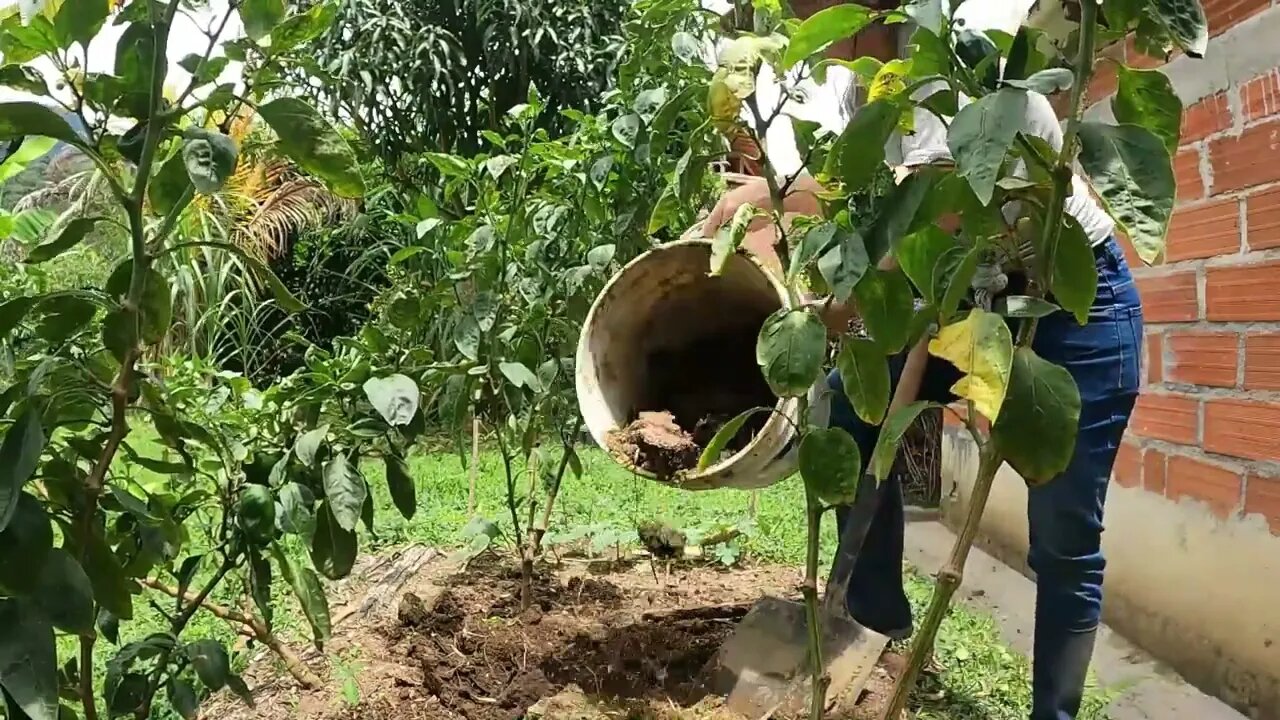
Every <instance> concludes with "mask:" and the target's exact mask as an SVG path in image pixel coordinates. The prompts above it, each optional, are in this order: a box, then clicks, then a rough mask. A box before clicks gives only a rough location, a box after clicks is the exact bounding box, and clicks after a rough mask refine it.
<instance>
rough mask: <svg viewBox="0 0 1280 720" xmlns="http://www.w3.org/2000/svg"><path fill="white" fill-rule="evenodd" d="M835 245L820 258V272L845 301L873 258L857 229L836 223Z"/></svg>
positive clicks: (833, 290) (830, 286) (834, 294)
mask: <svg viewBox="0 0 1280 720" xmlns="http://www.w3.org/2000/svg"><path fill="white" fill-rule="evenodd" d="M834 242H835V247H832V248H830V249H829V250H827V251H826V252H825V253H823V254H822V257H820V258H818V273H819V274H820V275H822V279H823V281H824V282H826V283H827V287H829V288H831V295H832V297H834V298H835V299H836V302H844V301H846V300H848V299H849V296H850V295H851V294H853V289H854V288H855V287H857V285H858V283H859V282H861V281H862V278H863V277H865V276H866V274H867V269H868V268H869V267H870V266H871V258H869V257H868V256H867V246H866V243H865V242H863V239H862V235H860V234H859V233H858V231H856V230H852V229H849V228H846V227H844V226H843V225H837V226H836V235H835V238H834Z"/></svg>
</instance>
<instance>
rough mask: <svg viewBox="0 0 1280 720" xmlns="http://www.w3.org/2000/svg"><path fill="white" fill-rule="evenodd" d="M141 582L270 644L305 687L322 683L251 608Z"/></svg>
mask: <svg viewBox="0 0 1280 720" xmlns="http://www.w3.org/2000/svg"><path fill="white" fill-rule="evenodd" d="M140 582H141V583H142V584H143V585H145V586H147V587H149V588H151V589H152V590H158V591H160V592H162V593H164V594H165V595H168V596H169V597H172V598H176V599H177V600H178V602H180V603H191V604H194V605H197V606H199V607H201V608H204V609H205V610H207V611H208V612H209V614H211V615H213V616H214V617H216V618H218V619H219V620H222V621H223V622H225V623H227V624H228V625H231V626H232V627H233V628H234V629H235V631H236V632H237V633H238V634H240V635H243V636H245V637H251V638H253V639H255V640H257V641H258V642H260V643H262V644H263V645H265V646H267V648H268V649H269V650H271V651H272V652H273V653H275V654H276V656H277V657H279V658H280V661H281V662H283V663H284V666H285V669H287V670H288V671H289V674H290V675H292V676H293V678H294V679H295V680H297V681H298V684H300V685H302V686H303V687H305V688H307V689H315V688H318V687H320V686H321V682H320V679H319V678H317V677H316V676H315V674H314V673H312V672H311V670H310V669H309V668H308V667H307V666H306V665H305V664H303V662H302V661H301V660H300V659H299V658H298V656H297V655H295V654H294V652H293V650H291V649H290V648H289V647H288V646H287V645H285V644H284V643H282V642H280V639H279V638H277V637H276V636H275V633H273V632H271V630H270V629H268V628H267V625H266V623H264V622H263V621H262V619H261V618H259V617H258V616H257V615H254V614H252V613H250V612H248V611H245V612H240V611H238V610H234V609H232V608H229V607H226V606H225V605H219V604H218V603H215V602H213V601H212V600H209V599H208V598H205V599H204V600H203V601H201V602H199V603H196V596H195V595H193V594H192V593H190V592H186V593H183V594H182V597H178V589H177V588H175V587H173V586H172V585H166V584H165V583H162V582H160V581H159V580H152V579H151V578H143V579H142V580H141V581H140Z"/></svg>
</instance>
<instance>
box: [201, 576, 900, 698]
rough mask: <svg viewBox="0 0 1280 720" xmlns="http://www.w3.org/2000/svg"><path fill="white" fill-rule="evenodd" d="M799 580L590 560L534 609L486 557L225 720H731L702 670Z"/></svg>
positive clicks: (410, 596)
mask: <svg viewBox="0 0 1280 720" xmlns="http://www.w3.org/2000/svg"><path fill="white" fill-rule="evenodd" d="M424 572H425V571H424ZM799 580H800V577H799V574H798V572H797V571H796V570H794V569H791V568H754V569H735V570H728V571H725V570H720V569H718V568H712V567H706V566H697V565H691V564H686V563H680V564H678V565H677V566H676V568H675V569H674V571H673V572H672V574H671V575H670V577H669V579H667V580H665V581H657V580H655V578H654V576H653V574H652V572H651V571H650V568H649V567H648V564H647V563H642V564H641V565H639V566H637V567H635V568H633V569H630V570H627V571H625V572H618V573H613V574H609V575H603V576H601V575H596V574H593V571H592V570H591V569H589V568H588V567H587V566H581V567H575V569H571V570H561V571H559V572H555V573H552V572H546V573H543V574H541V575H539V577H538V583H537V591H536V593H535V597H536V598H537V601H538V602H537V604H536V605H535V606H534V607H532V608H530V609H529V610H528V611H525V612H524V613H521V612H519V608H518V602H517V600H518V597H519V588H518V573H516V572H514V571H513V569H512V568H511V567H509V566H508V565H506V564H504V563H501V562H499V561H497V560H486V559H482V560H481V561H480V562H478V563H476V564H473V566H472V567H471V568H470V569H469V570H468V571H467V572H463V573H459V572H454V571H445V572H439V571H435V572H434V573H433V574H432V577H431V579H430V581H429V582H422V581H415V582H411V583H409V584H408V585H407V586H406V588H405V589H406V590H407V592H406V591H401V592H400V593H398V607H397V608H392V609H390V610H389V611H388V612H387V613H384V614H383V615H381V616H379V618H378V619H377V620H376V622H371V623H369V624H367V625H360V624H357V625H353V626H351V627H348V628H347V629H346V630H344V631H343V632H340V633H335V638H334V639H333V641H332V643H331V644H330V645H329V646H328V648H327V649H328V654H329V662H330V663H331V666H332V668H333V670H334V672H333V673H331V678H332V680H331V681H330V682H329V683H327V684H326V687H325V688H322V689H320V690H317V691H314V692H310V693H308V692H300V691H298V690H297V689H296V687H295V688H290V689H288V690H287V691H283V690H280V689H277V691H276V693H275V694H274V695H273V694H272V693H271V692H266V693H261V694H260V695H259V704H258V707H257V708H256V709H255V710H252V711H250V710H248V709H247V708H242V707H237V706H235V705H232V704H228V705H225V706H223V707H222V708H219V710H218V714H217V715H216V717H220V718H223V720H236V719H238V718H244V719H246V720H247V718H249V717H253V718H257V719H259V720H283V719H284V718H289V719H290V720H331V719H340V720H355V719H356V718H360V719H361V720H382V719H383V718H386V719H387V720H390V719H391V718H396V719H397V720H399V719H400V718H409V719H410V720H417V719H418V718H431V719H432V720H516V719H517V718H525V717H528V718H531V719H533V718H540V719H545V720H553V719H554V720H606V719H609V720H613V719H616V718H637V719H640V720H730V719H731V718H733V717H734V716H733V715H732V714H731V713H729V712H728V711H727V710H725V709H724V708H723V707H721V701H720V699H719V698H717V697H711V696H708V695H707V694H706V691H705V690H704V689H703V687H702V681H703V673H702V670H703V668H704V666H706V664H707V662H708V661H709V660H710V659H711V658H712V657H713V656H714V654H715V652H716V650H717V649H718V648H719V646H720V645H721V643H723V641H724V640H725V638H727V637H728V636H729V634H730V633H732V632H733V629H734V627H735V625H736V624H737V622H738V621H739V620H740V619H741V618H742V617H743V616H744V615H745V614H746V612H747V611H748V610H749V609H750V607H751V605H752V603H753V602H754V601H755V600H757V599H758V598H759V597H760V596H762V595H774V596H786V597H795V596H796V594H797V593H796V588H797V587H798V583H799ZM380 594H382V595H385V593H380ZM384 601H392V602H394V601H395V600H394V598H384ZM383 618H385V619H383ZM353 671H355V672H353ZM886 683H887V675H885V674H884V673H883V672H881V673H879V674H878V676H877V677H876V678H873V681H872V684H871V685H870V686H869V688H870V689H869V690H868V691H867V692H864V694H863V695H864V701H863V702H861V703H858V704H857V705H856V706H853V707H851V708H850V709H849V710H847V711H843V712H840V713H837V714H834V715H833V717H842V718H857V719H858V720H861V719H862V718H870V717H873V716H874V715H873V709H874V706H876V705H878V701H882V699H883V698H881V697H880V696H882V695H883V689H884V688H885V686H886ZM262 684H263V683H262V681H261V678H259V683H258V685H259V686H260V687H261V686H262ZM266 685H267V686H270V683H266ZM276 685H277V686H279V683H276ZM867 698H869V700H867ZM853 700H856V699H851V700H850V702H852V701H853ZM211 710H212V708H211ZM210 717H215V715H213V714H210Z"/></svg>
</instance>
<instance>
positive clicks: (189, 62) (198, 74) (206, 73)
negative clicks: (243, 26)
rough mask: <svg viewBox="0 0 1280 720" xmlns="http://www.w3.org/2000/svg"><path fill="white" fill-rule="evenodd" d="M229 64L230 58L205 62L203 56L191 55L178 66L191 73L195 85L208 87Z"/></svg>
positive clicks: (179, 62)
mask: <svg viewBox="0 0 1280 720" xmlns="http://www.w3.org/2000/svg"><path fill="white" fill-rule="evenodd" d="M230 62H231V60H230V58H227V57H213V58H209V59H208V60H205V59H204V56H203V55H197V54H195V53H192V54H190V55H187V56H185V57H183V58H182V59H181V60H179V61H178V66H179V67H181V68H182V69H183V70H186V71H187V72H189V73H191V77H192V79H193V80H195V82H196V84H198V85H208V84H209V83H211V82H213V81H214V80H217V79H218V76H219V75H221V74H222V71H223V70H226V69H227V65H228V64H229V63H230ZM191 129H193V130H195V129H198V128H191Z"/></svg>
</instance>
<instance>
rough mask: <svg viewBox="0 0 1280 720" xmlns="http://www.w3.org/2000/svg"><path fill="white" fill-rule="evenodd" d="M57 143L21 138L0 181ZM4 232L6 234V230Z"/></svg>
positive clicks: (0, 172) (0, 171)
mask: <svg viewBox="0 0 1280 720" xmlns="http://www.w3.org/2000/svg"><path fill="white" fill-rule="evenodd" d="M3 70H4V68H0V72H3ZM57 144H58V141H57V140H54V139H53V138H48V137H28V138H27V139H25V140H23V141H22V145H21V146H20V147H18V148H17V149H16V150H14V152H13V153H12V154H10V155H9V157H6V158H5V159H4V163H3V164H2V165H0V182H5V181H7V180H9V179H10V178H12V177H14V176H16V175H18V174H19V173H21V172H22V171H23V170H26V169H27V166H28V165H30V164H31V163H32V162H33V161H35V160H38V159H40V158H41V157H44V155H45V154H46V153H48V152H49V151H50V150H52V149H53V146H55V145H57ZM5 234H6V235H8V234H9V233H8V231H6V232H5Z"/></svg>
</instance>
